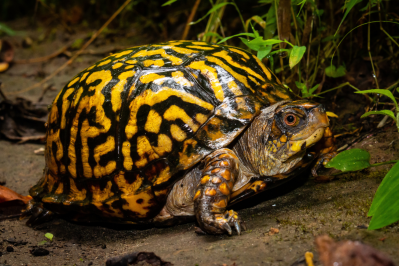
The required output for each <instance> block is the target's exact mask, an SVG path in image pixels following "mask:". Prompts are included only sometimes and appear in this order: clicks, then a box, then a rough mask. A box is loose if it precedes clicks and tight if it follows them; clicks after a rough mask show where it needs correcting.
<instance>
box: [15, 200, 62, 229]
mask: <svg viewBox="0 0 399 266" xmlns="http://www.w3.org/2000/svg"><path fill="white" fill-rule="evenodd" d="M26 216H30V218H29V219H28V221H27V222H26V225H27V226H35V225H38V224H41V223H45V222H48V221H50V220H51V219H52V218H53V216H54V214H53V213H52V212H51V211H49V210H46V209H45V208H44V207H43V204H42V203H36V202H34V200H30V201H29V202H28V204H27V206H26V210H25V212H24V214H23V216H22V217H21V218H24V217H26Z"/></svg>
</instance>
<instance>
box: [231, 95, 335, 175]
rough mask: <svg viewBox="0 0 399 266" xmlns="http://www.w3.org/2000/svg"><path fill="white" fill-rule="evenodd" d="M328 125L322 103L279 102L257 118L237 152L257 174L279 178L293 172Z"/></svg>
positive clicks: (238, 145)
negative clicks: (280, 175)
mask: <svg viewBox="0 0 399 266" xmlns="http://www.w3.org/2000/svg"><path fill="white" fill-rule="evenodd" d="M328 126H329V122H328V117H327V114H326V111H325V109H324V107H323V106H322V105H321V104H318V103H315V102H311V101H308V100H299V101H283V102H277V103H275V104H274V105H271V106H268V107H266V108H265V109H263V110H262V113H261V114H260V115H259V116H257V117H256V118H255V119H254V121H253V122H252V124H251V126H250V127H249V128H248V130H247V131H246V132H245V134H244V135H243V137H242V138H240V140H239V142H238V143H237V146H236V147H235V150H236V152H237V154H238V156H241V157H242V158H243V159H242V161H245V162H247V165H248V167H249V168H251V169H252V170H253V171H254V172H255V173H258V174H259V175H261V176H275V177H277V176H278V175H279V174H284V173H288V172H289V171H290V170H292V169H293V168H294V167H295V166H296V165H297V164H298V163H299V162H300V161H301V160H302V159H303V157H304V155H305V152H306V149H307V148H309V147H311V146H312V145H314V144H315V143H317V142H318V141H319V140H320V139H321V138H322V137H323V135H324V131H325V130H326V128H327V127H328Z"/></svg>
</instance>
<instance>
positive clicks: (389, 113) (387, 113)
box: [360, 110, 396, 121]
mask: <svg viewBox="0 0 399 266" xmlns="http://www.w3.org/2000/svg"><path fill="white" fill-rule="evenodd" d="M369 115H388V116H389V117H391V118H392V119H393V120H395V121H396V117H395V115H394V114H393V112H392V111H391V110H381V111H370V112H367V113H365V114H363V115H362V116H361V117H360V118H364V117H367V116H369Z"/></svg>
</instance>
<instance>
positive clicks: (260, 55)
mask: <svg viewBox="0 0 399 266" xmlns="http://www.w3.org/2000/svg"><path fill="white" fill-rule="evenodd" d="M271 50H272V46H271V45H267V46H263V47H260V49H259V50H258V54H257V55H256V56H257V57H258V59H259V60H262V59H263V58H265V57H266V56H267V55H268V54H269V53H270V51H271Z"/></svg>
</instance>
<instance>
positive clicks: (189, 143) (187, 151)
mask: <svg viewBox="0 0 399 266" xmlns="http://www.w3.org/2000/svg"><path fill="white" fill-rule="evenodd" d="M197 144H198V142H197V141H196V140H194V139H186V140H185V141H184V143H183V149H182V151H181V152H179V165H178V167H177V169H178V170H187V169H188V168H190V167H192V166H193V165H194V164H196V163H198V162H199V160H201V159H202V158H203V154H201V153H198V152H197V153H195V152H193V150H194V151H195V150H198V148H196V146H197Z"/></svg>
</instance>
